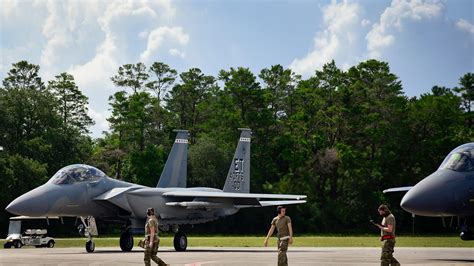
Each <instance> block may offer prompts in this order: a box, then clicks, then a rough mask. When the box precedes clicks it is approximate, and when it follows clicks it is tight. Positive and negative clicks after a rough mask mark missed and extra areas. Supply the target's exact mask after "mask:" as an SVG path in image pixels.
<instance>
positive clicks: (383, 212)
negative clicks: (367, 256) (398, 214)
mask: <svg viewBox="0 0 474 266" xmlns="http://www.w3.org/2000/svg"><path fill="white" fill-rule="evenodd" d="M378 211H379V214H380V216H382V217H384V218H383V220H382V224H375V225H376V226H377V227H378V228H380V240H381V241H382V255H381V256H380V265H381V266H389V265H394V266H398V265H400V263H399V262H398V260H397V259H395V258H394V257H393V252H394V248H395V225H396V221H395V216H393V214H392V213H391V212H390V210H389V209H388V207H387V205H380V207H379V209H378Z"/></svg>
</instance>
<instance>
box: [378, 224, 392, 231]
mask: <svg viewBox="0 0 474 266" xmlns="http://www.w3.org/2000/svg"><path fill="white" fill-rule="evenodd" d="M375 225H376V226H377V227H378V228H380V230H382V231H384V232H387V233H392V232H393V224H387V227H383V226H381V225H380V224H375Z"/></svg>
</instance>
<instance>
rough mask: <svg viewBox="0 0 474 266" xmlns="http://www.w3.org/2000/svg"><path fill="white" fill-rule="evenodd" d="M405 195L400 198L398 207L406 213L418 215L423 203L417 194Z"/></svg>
mask: <svg viewBox="0 0 474 266" xmlns="http://www.w3.org/2000/svg"><path fill="white" fill-rule="evenodd" d="M409 192H410V191H408V192H407V194H405V196H404V197H403V198H402V201H401V203H400V206H401V207H402V208H403V209H404V210H405V211H407V212H410V213H414V214H418V213H419V210H421V209H423V202H422V200H421V197H420V196H419V193H409Z"/></svg>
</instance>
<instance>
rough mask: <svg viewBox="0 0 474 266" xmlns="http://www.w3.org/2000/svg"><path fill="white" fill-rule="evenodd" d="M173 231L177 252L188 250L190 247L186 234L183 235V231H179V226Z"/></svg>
mask: <svg viewBox="0 0 474 266" xmlns="http://www.w3.org/2000/svg"><path fill="white" fill-rule="evenodd" d="M173 231H174V240H173V244H174V249H175V250H176V251H185V250H186V248H187V247H188V238H187V237H186V234H184V233H183V231H179V227H178V226H173Z"/></svg>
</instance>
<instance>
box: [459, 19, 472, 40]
mask: <svg viewBox="0 0 474 266" xmlns="http://www.w3.org/2000/svg"><path fill="white" fill-rule="evenodd" d="M456 27H458V28H459V29H461V30H463V31H467V32H468V33H469V34H471V37H474V25H472V24H471V23H469V21H467V20H465V19H460V20H458V22H456Z"/></svg>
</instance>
